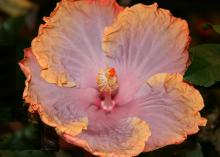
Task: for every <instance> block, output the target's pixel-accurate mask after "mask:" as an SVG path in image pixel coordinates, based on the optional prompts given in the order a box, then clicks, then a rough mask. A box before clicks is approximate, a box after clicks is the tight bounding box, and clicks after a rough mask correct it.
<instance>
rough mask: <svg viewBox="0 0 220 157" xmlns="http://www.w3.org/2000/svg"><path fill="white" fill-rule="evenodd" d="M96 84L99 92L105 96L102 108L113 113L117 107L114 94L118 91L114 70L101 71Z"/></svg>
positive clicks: (108, 68) (109, 68)
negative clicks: (113, 97)
mask: <svg viewBox="0 0 220 157" xmlns="http://www.w3.org/2000/svg"><path fill="white" fill-rule="evenodd" d="M96 82H97V85H98V90H99V92H100V94H101V95H102V96H103V98H104V99H103V100H101V104H100V107H101V108H102V109H103V110H105V111H108V112H109V111H111V110H112V109H113V108H114V106H115V101H114V100H113V99H112V93H114V92H115V91H116V90H117V89H118V80H117V75H116V71H115V69H114V68H111V67H107V68H106V69H105V70H103V69H101V70H100V71H99V73H98V75H97V78H96Z"/></svg>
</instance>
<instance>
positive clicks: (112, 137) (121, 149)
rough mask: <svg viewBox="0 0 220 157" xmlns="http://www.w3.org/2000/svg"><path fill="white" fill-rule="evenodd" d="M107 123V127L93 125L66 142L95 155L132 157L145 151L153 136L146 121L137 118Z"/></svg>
mask: <svg viewBox="0 0 220 157" xmlns="http://www.w3.org/2000/svg"><path fill="white" fill-rule="evenodd" d="M107 117H108V116H107ZM101 118H103V117H101ZM109 118H110V120H109V121H112V120H113V119H112V117H111V116H110V115H109ZM104 119H105V118H104ZM99 121H101V120H98V119H97V120H96V121H95V122H96V123H98V122H99ZM95 122H93V123H95ZM102 123H103V122H102ZM105 123H106V124H105V126H104V125H100V124H96V125H94V124H91V125H90V126H88V129H87V130H86V131H84V132H83V133H82V134H80V135H79V136H76V137H73V138H71V137H66V140H67V141H69V142H70V143H75V144H76V145H79V146H81V147H83V148H84V149H86V150H87V151H89V152H91V153H92V154H94V155H97V156H103V157H104V156H109V157H110V156H115V157H131V156H136V155H138V154H139V153H141V152H142V151H143V150H144V146H145V141H146V140H147V139H148V138H149V136H150V134H151V133H150V130H149V127H148V125H147V123H146V122H145V121H143V120H141V119H139V118H137V117H127V118H125V119H117V121H115V122H111V123H110V122H108V121H106V122H105ZM98 126H99V127H98Z"/></svg>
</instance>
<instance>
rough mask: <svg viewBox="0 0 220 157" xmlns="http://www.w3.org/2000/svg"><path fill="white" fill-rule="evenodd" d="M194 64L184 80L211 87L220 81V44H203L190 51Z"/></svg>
mask: <svg viewBox="0 0 220 157" xmlns="http://www.w3.org/2000/svg"><path fill="white" fill-rule="evenodd" d="M190 52H191V59H192V63H191V65H190V66H189V68H188V69H187V71H186V73H185V75H184V79H185V80H187V81H189V82H191V83H193V84H195V85H199V86H205V87H209V86H211V85H213V84H214V83H215V82H217V81H220V44H203V45H199V46H195V47H193V48H191V49H190Z"/></svg>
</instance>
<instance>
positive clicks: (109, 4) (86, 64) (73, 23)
mask: <svg viewBox="0 0 220 157" xmlns="http://www.w3.org/2000/svg"><path fill="white" fill-rule="evenodd" d="M121 10H122V8H121V7H119V6H118V5H117V3H116V2H115V1H113V0H81V1H77V0H62V1H61V2H60V3H58V5H57V7H56V9H55V10H54V11H53V12H52V13H51V15H50V17H46V18H44V21H45V22H46V23H45V24H42V25H41V26H40V29H39V33H38V36H37V37H36V38H35V39H34V40H33V41H32V50H33V53H34V55H35V56H36V58H37V60H38V62H39V64H40V66H41V68H42V71H41V77H42V78H44V79H45V80H46V81H47V82H49V83H55V84H57V85H59V86H66V87H74V86H81V87H87V86H90V87H94V86H95V85H96V83H95V79H94V78H95V77H96V74H97V72H98V68H100V67H103V66H104V61H105V60H104V58H103V57H104V55H103V52H102V48H101V41H102V34H103V31H104V27H106V26H107V25H110V24H111V23H112V21H113V19H114V18H115V16H116V15H117V14H118V13H119V12H120V11H121Z"/></svg>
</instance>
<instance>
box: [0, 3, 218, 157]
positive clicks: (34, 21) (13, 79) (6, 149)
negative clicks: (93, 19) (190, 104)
mask: <svg viewBox="0 0 220 157" xmlns="http://www.w3.org/2000/svg"><path fill="white" fill-rule="evenodd" d="M4 1H6V0H4ZM18 1H19V0H18ZM0 2H1V0H0ZM31 2H33V3H34V4H33V6H32V7H30V8H23V10H25V13H22V14H20V15H16V16H15V15H12V14H11V13H8V12H6V11H4V9H3V10H1V8H0V81H1V82H0V83H1V84H0V97H1V99H0V157H11V156H13V157H20V156H21V157H23V156H27V157H32V156H33V157H35V156H36V157H41V156H42V157H44V156H47V157H48V156H51V157H54V156H57V157H71V156H73V157H84V156H85V157H86V156H87V157H88V156H92V155H90V154H89V153H87V152H85V151H84V150H82V149H80V148H77V147H74V148H72V147H70V146H68V145H66V144H65V143H64V142H63V141H62V140H61V139H59V138H58V137H57V135H56V133H54V130H53V129H52V128H50V127H47V126H45V125H44V124H42V122H41V121H40V120H39V117H38V116H37V115H34V114H30V113H28V112H27V106H26V105H25V103H24V102H23V100H22V92H23V88H24V80H25V78H24V76H23V74H22V72H21V71H20V69H19V67H18V64H17V63H18V61H19V60H21V59H22V58H23V49H24V48H26V47H29V46H30V43H31V40H32V38H33V37H35V36H36V35H37V31H38V27H39V24H40V23H43V21H42V17H43V16H48V15H49V13H50V12H51V11H52V10H53V9H54V7H55V5H56V2H57V1H56V0H33V1H31ZM128 2H129V0H127V1H126V0H121V1H119V3H120V4H122V5H125V6H127V5H133V4H136V3H139V2H141V3H145V4H152V3H153V2H158V4H159V7H161V8H165V9H169V10H170V11H171V12H172V14H173V15H174V16H177V17H181V18H184V19H186V20H187V21H188V22H189V26H190V31H191V37H192V42H191V46H193V45H198V44H202V43H219V42H220V36H219V35H217V34H216V33H215V32H214V31H213V30H212V29H208V28H206V27H205V24H207V23H212V24H220V1H219V0H216V1H214V0H192V1H187V0H169V1H168V0H158V1H152V0H146V1H141V0H132V1H130V3H128ZM0 6H1V3H0ZM2 7H6V6H5V5H2ZM13 7H15V9H16V5H15V6H13ZM21 10H22V9H21ZM219 87H220V84H219V83H216V84H215V85H213V86H212V87H209V88H203V87H197V88H198V89H199V90H200V91H201V93H202V95H203V98H204V100H205V103H206V107H205V109H204V110H203V111H202V114H203V116H205V117H207V118H208V120H209V122H208V125H207V127H206V128H203V129H202V130H201V131H200V133H199V134H197V135H193V136H190V137H189V138H188V140H187V141H186V142H184V143H183V144H180V145H177V146H168V147H165V148H163V149H159V150H157V151H154V152H151V153H145V154H141V155H140V156H142V157H161V156H164V157H220V120H219V119H220V88H219Z"/></svg>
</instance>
